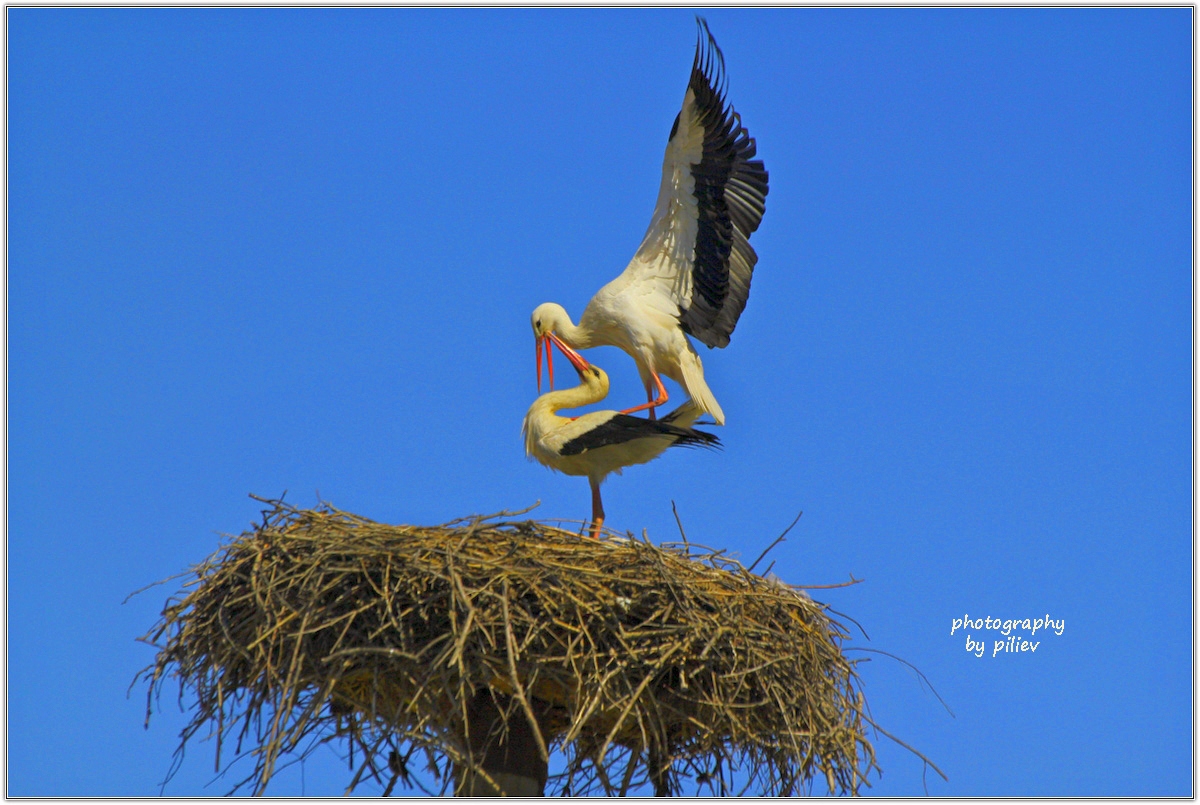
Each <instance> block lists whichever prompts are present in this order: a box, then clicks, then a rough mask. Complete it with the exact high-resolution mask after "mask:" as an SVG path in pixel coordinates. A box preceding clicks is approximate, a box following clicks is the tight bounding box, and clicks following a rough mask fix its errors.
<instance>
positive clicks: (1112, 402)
mask: <svg viewBox="0 0 1200 805" xmlns="http://www.w3.org/2000/svg"><path fill="white" fill-rule="evenodd" d="M705 15H706V17H707V19H708V21H709V23H710V25H711V28H712V31H713V34H714V35H715V36H716V39H717V41H718V43H719V44H720V46H721V48H722V49H723V50H724V53H725V57H726V63H727V66H728V72H729V79H730V85H729V88H730V98H731V100H732V101H733V103H734V105H735V107H736V108H737V110H738V111H739V112H741V114H742V115H743V118H744V120H745V123H746V125H747V126H748V127H749V130H750V132H751V133H752V134H753V135H754V136H755V137H756V138H757V140H758V147H759V154H760V155H761V157H762V158H763V159H764V160H765V161H766V165H767V168H768V170H769V171H770V177H771V191H770V196H769V197H768V200H767V213H766V217H765V219H764V221H763V225H762V228H761V229H760V230H759V231H758V233H757V234H756V235H755V236H754V239H753V244H754V246H755V247H756V249H757V251H758V254H759V257H760V260H759V263H758V269H757V273H756V274H755V278H754V286H753V292H752V294H751V297H750V303H749V306H748V307H747V309H746V312H745V314H744V315H743V317H742V319H741V323H740V325H739V326H738V329H737V331H736V332H735V333H734V336H733V340H732V343H731V345H730V346H729V347H728V348H727V349H725V350H714V351H707V350H704V351H703V357H704V360H705V366H706V370H707V377H708V380H709V383H710V385H711V386H712V388H713V389H714V392H715V393H716V395H717V397H718V399H719V400H720V402H721V404H722V406H723V408H724V409H725V413H726V415H727V416H728V425H727V426H726V427H725V428H723V429H721V430H720V431H719V433H720V436H721V438H722V440H723V441H724V444H725V449H724V451H723V452H722V453H706V452H694V451H675V452H674V453H668V454H667V455H665V456H664V457H663V458H662V459H660V460H659V461H657V462H656V463H654V464H651V465H647V466H644V467H637V468H634V469H631V470H629V471H627V472H626V473H625V475H624V476H622V477H615V478H613V479H611V480H610V481H609V483H608V484H607V485H606V487H605V504H606V508H607V510H608V514H609V524H610V525H611V526H613V527H614V528H618V529H630V530H634V531H637V532H639V533H640V532H641V530H642V529H643V528H644V529H647V530H648V533H649V535H650V537H651V539H655V540H670V539H672V538H674V537H675V536H676V528H675V524H674V520H673V518H672V514H671V501H672V500H674V501H675V502H676V504H677V506H678V508H679V511H680V514H681V516H682V518H683V521H684V523H685V526H686V527H687V529H688V534H689V536H690V538H691V539H692V540H694V541H697V542H702V543H705V544H708V545H713V546H718V547H727V548H728V549H729V550H730V551H733V552H736V553H739V554H740V555H741V556H742V557H743V558H744V559H745V560H746V561H747V562H749V561H751V560H753V558H754V557H755V556H757V555H758V553H759V552H760V551H761V550H762V549H763V548H764V547H766V545H767V544H769V543H770V542H771V541H772V540H773V539H774V538H775V537H776V536H777V535H778V534H779V533H780V532H781V531H782V530H783V528H784V527H785V526H786V525H787V524H788V523H789V522H790V521H791V520H792V518H793V517H795V515H796V513H797V512H799V511H801V510H803V512H804V516H803V518H802V519H801V520H800V523H799V524H798V525H797V526H796V528H795V530H794V531H793V532H792V534H791V535H790V536H789V537H788V540H787V542H785V543H783V544H782V545H780V546H778V547H777V548H776V549H775V550H774V551H773V552H772V554H771V555H772V557H773V558H774V559H775V560H776V564H775V568H774V572H775V573H777V574H778V575H780V576H781V577H782V578H783V579H784V580H786V581H788V582H792V583H809V584H828V583H834V582H839V581H843V580H846V579H847V578H848V577H850V576H851V575H853V576H854V577H856V578H861V579H865V581H864V583H862V584H860V585H857V586H855V587H852V588H849V589H841V590H832V591H821V592H819V593H817V594H816V597H817V598H818V599H820V600H825V601H827V602H829V603H830V604H832V605H833V606H834V607H835V608H836V609H838V610H840V611H842V612H845V613H847V614H848V615H851V616H853V617H854V618H855V619H856V620H857V621H858V622H859V623H861V624H862V625H863V627H864V628H865V629H866V631H867V632H868V633H869V634H870V641H869V642H867V641H863V640H858V641H856V643H857V644H858V645H864V646H868V647H871V648H875V649H879V650H883V651H889V652H892V653H895V654H898V655H900V656H902V657H904V658H905V659H906V660H908V661H909V662H912V663H913V664H915V665H917V666H918V667H919V668H921V670H922V671H924V672H925V674H926V675H927V676H928V677H929V679H930V680H931V681H932V683H933V684H934V686H935V687H936V688H937V690H938V692H939V693H940V694H941V695H942V696H943V697H944V698H945V699H946V701H947V702H948V704H949V705H950V707H951V708H952V709H953V711H954V713H955V717H953V718H952V717H951V716H950V715H948V714H947V713H946V711H945V710H943V709H942V707H941V706H940V705H939V704H938V702H937V700H936V699H935V698H934V697H933V696H932V695H931V694H930V693H929V692H928V691H927V690H926V689H924V688H923V687H922V685H921V683H920V682H919V681H918V679H917V678H916V676H915V675H914V674H913V673H912V672H911V671H909V670H908V669H906V668H905V667H904V666H902V665H900V664H898V663H896V662H894V661H892V660H889V659H887V658H885V657H876V658H875V659H874V661H872V662H870V663H869V664H867V665H866V666H864V667H863V677H864V680H865V684H866V694H867V697H868V702H869V704H870V706H871V709H872V712H873V713H874V715H875V717H876V719H877V720H878V721H879V722H880V723H881V724H882V725H884V726H885V727H886V728H888V729H889V730H891V731H892V732H894V733H895V734H897V735H899V736H900V737H902V738H904V739H905V740H906V741H908V742H910V743H912V744H913V745H915V746H917V747H918V748H920V749H921V750H922V751H923V752H925V753H926V754H927V755H929V756H930V757H931V758H932V759H933V760H934V761H936V762H937V763H938V764H939V765H940V766H941V767H942V768H943V769H944V770H945V771H946V772H947V774H948V775H949V777H950V781H949V782H948V783H947V782H943V781H942V780H941V779H940V778H937V777H936V775H933V774H932V773H929V774H928V775H927V777H928V783H929V792H930V793H932V794H939V795H1149V794H1155V795H1177V796H1178V795H1188V794H1189V793H1190V792H1191V788H1190V786H1191V771H1192V770H1191V757H1192V743H1191V741H1192V737H1191V736H1192V719H1191V716H1192V700H1191V677H1192V642H1191V640H1192V637H1191V636H1192V622H1191V611H1192V590H1191V563H1192V536H1191V519H1190V515H1191V508H1190V503H1191V500H1190V489H1191V475H1190V473H1191V464H1190V460H1191V429H1190V425H1191V397H1190V392H1191V352H1190V350H1191V329H1190V323H1191V319H1190V317H1191V279H1192V252H1191V222H1192V209H1191V192H1192V185H1191V171H1192V165H1191V139H1190V138H1191V125H1192V119H1191V109H1192V96H1191V47H1192V38H1191V25H1192V12H1191V10H1189V9H1135V10H1129V9H1122V10H1117V9H1103V10H1097V9H1093V10H1050V9H1024V10H1011V9H1009V10H1002V9H959V10H896V9H894V10H879V9H859V10H819V9H773V10H747V11H742V10H720V9H711V10H708V11H706V12H705ZM7 17H8V46H9V50H8V69H9V73H8V80H9V83H8V124H9V140H8V160H9V161H8V170H9V173H8V236H9V240H8V249H9V251H8V315H9V319H8V403H9V409H8V472H9V475H8V480H9V486H8V494H9V497H8V504H9V510H8V518H9V519H8V529H9V530H8V556H7V559H8V577H7V579H8V657H7V659H8V668H7V670H8V761H9V762H8V793H9V794H10V795H118V796H132V795H154V794H157V793H158V791H159V783H160V781H161V779H162V777H163V775H164V774H165V773H166V771H167V769H168V767H169V766H170V763H171V753H172V750H173V749H174V746H175V742H176V734H177V731H178V729H179V728H180V726H181V725H182V723H183V719H182V716H180V715H179V713H178V711H177V708H176V707H175V700H174V698H173V695H171V692H170V691H169V692H168V695H167V696H164V698H163V700H162V706H163V709H164V710H165V712H164V713H162V714H161V715H158V714H156V715H155V717H154V719H153V720H152V721H151V724H150V728H149V730H144V729H143V726H142V717H143V707H144V689H143V688H140V687H139V688H137V689H135V691H134V693H133V695H132V697H131V698H126V688H127V687H128V685H129V683H130V681H131V680H132V678H133V676H134V674H135V673H136V672H137V671H138V670H139V669H140V668H142V667H143V666H145V665H146V664H148V663H149V662H151V660H152V657H153V651H152V650H151V649H149V648H148V647H146V646H144V645H142V644H139V643H136V642H135V638H136V637H138V636H139V635H141V634H143V633H144V632H145V631H146V629H147V628H148V627H149V626H150V625H151V624H152V623H153V622H154V620H155V619H156V618H157V616H158V612H159V610H160V608H161V606H162V604H163V601H164V599H165V598H166V596H167V594H168V593H169V592H171V591H172V590H173V589H175V588H174V586H171V587H169V588H156V589H154V590H151V591H150V592H147V593H143V594H142V595H139V596H137V597H135V598H134V599H132V600H131V601H130V602H129V603H127V604H124V605H122V599H124V598H125V596H126V595H127V594H128V593H130V592H131V591H133V590H135V589H137V588H139V587H141V586H143V585H145V584H147V583H149V582H152V581H155V580H158V579H162V578H164V577H166V576H169V575H171V574H173V573H176V572H178V571H180V570H182V569H184V568H186V567H188V566H189V565H191V564H193V563H195V562H198V561H200V560H201V559H203V558H204V557H205V556H207V555H208V554H209V553H211V552H212V551H214V550H215V549H216V548H217V547H218V545H219V543H220V541H221V537H220V535H221V534H222V533H234V534H236V533H239V532H241V531H243V530H244V529H246V528H247V527H249V525H250V523H251V522H252V521H254V520H255V519H256V518H257V513H258V511H259V509H260V508H261V505H260V504H258V503H256V502H255V501H253V500H251V499H250V498H249V497H248V494H249V493H255V494H258V495H263V496H274V495H279V494H280V493H282V492H283V491H284V490H287V491H288V499H289V500H291V501H293V502H294V503H296V504H299V505H306V506H307V505H313V504H315V503H316V502H317V499H318V498H317V495H318V492H319V494H320V496H321V497H322V498H324V499H327V500H329V501H330V502H332V503H333V504H335V505H337V506H339V507H341V508H344V509H349V510H352V511H354V512H357V513H360V514H363V515H366V516H368V517H371V518H374V519H378V520H383V521H388V522H404V523H426V524H435V523H441V522H444V521H447V520H449V519H452V518H455V517H459V516H464V515H469V514H472V513H488V512H493V511H498V510H501V509H505V508H509V509H514V508H519V507H524V506H528V505H530V504H532V503H534V502H535V501H538V500H540V501H541V502H542V503H541V507H540V508H539V509H538V510H537V514H538V515H540V516H543V517H546V518H572V519H582V518H585V517H586V516H587V515H588V510H589V497H588V490H587V484H586V483H585V482H584V481H583V480H582V479H578V478H568V477H564V476H560V475H555V474H552V473H550V472H549V471H548V470H546V469H544V468H542V467H541V466H538V465H536V464H531V463H528V462H527V461H526V459H525V457H524V455H523V451H522V442H521V439H520V435H519V428H520V421H521V418H522V416H523V415H524V412H525V409H526V408H527V407H528V405H529V404H530V402H532V400H533V398H534V395H535V387H534V361H533V336H532V333H531V331H530V325H529V313H530V311H531V310H532V309H533V307H534V306H535V305H536V304H537V303H540V302H544V301H557V302H560V303H562V304H563V305H565V306H566V307H567V309H568V310H569V311H571V313H572V314H573V315H575V316H578V314H579V312H580V311H581V310H582V308H583V306H584V304H585V303H586V302H587V300H588V299H589V298H590V296H591V294H592V293H594V292H595V291H596V290H597V289H598V288H599V287H600V286H601V285H602V284H603V283H605V282H607V281H608V280H609V279H611V278H612V277H614V276H615V275H616V274H617V273H618V272H619V271H620V270H621V269H622V268H623V267H624V265H625V264H626V262H627V261H628V260H629V258H630V257H631V256H632V254H633V252H634V250H635V248H636V247H637V245H638V242H639V240H640V238H641V236H642V234H643V232H644V230H645V227H646V224H647V222H648V220H649V216H650V212H651V209H652V207H653V203H654V196H655V193H656V191H657V187H658V182H659V170H660V165H661V159H662V151H663V146H664V144H665V142H666V138H667V134H668V132H669V130H670V127H671V123H672V120H673V119H674V117H675V114H676V112H677V111H678V109H679V105H680V102H681V100H682V96H683V91H684V88H685V86H686V82H687V77H688V70H689V68H690V66H691V61H692V49H693V45H694V42H695V35H696V31H695V24H694V22H693V14H692V12H691V11H690V10H686V9H669V10H621V11H611V10H405V9H392V10H344V11H343V10H312V9H309V10H249V9H224V10H193V9H187V10H183V9H166V10H96V9H90V10H88V9H37V10H34V9H9V10H8V11H7ZM589 358H590V359H592V360H594V361H595V362H596V363H597V364H598V365H600V366H603V367H604V368H605V369H606V370H608V371H609V373H610V375H612V377H613V383H614V390H613V393H612V397H611V398H610V401H611V402H612V405H613V407H624V406H626V405H632V404H635V403H636V402H638V401H640V399H641V390H640V386H639V384H638V382H637V379H636V374H635V371H634V369H633V363H632V361H631V360H630V359H629V358H627V357H626V356H625V355H624V354H623V353H620V352H617V351H616V350H613V349H601V350H595V351H592V352H591V353H589ZM562 367H563V368H562V371H563V372H566V371H567V369H566V364H565V362H564V363H563V364H562ZM669 388H670V389H671V391H672V392H673V393H674V395H675V397H676V399H682V395H680V394H679V392H678V389H677V388H676V387H675V386H670V387H669ZM964 614H969V615H971V616H972V617H986V616H994V617H1001V618H1009V617H1021V618H1024V617H1029V618H1036V617H1043V616H1045V615H1047V614H1049V615H1051V616H1052V617H1053V618H1055V619H1063V620H1065V628H1064V631H1063V634H1062V635H1061V636H1058V635H1051V636H1048V637H1045V638H1044V639H1043V640H1042V642H1041V645H1040V647H1039V650H1038V651H1037V652H1035V653H1033V654H1028V653H1027V654H1018V655H1003V654H1002V655H1000V656H997V657H994V658H993V657H992V656H991V647H990V643H989V649H988V652H987V655H986V656H984V657H981V658H976V657H975V656H973V655H971V654H968V653H967V652H966V650H965V638H964V635H963V633H962V632H961V631H960V632H958V633H956V634H955V635H953V636H952V635H951V634H950V629H951V623H952V620H953V619H954V618H961V617H963V615H964ZM994 636H995V633H991V634H990V635H989V638H991V637H994ZM876 746H877V749H878V750H879V758H880V763H881V764H882V766H883V768H884V774H883V777H882V778H881V779H878V780H875V781H874V782H875V787H874V789H873V793H878V794H890V795H916V794H920V793H922V792H923V790H924V789H923V786H922V768H921V764H920V762H919V761H917V760H916V759H915V758H913V757H912V756H910V755H909V754H907V753H906V752H905V751H904V750H902V749H899V748H897V747H895V746H894V745H892V744H891V743H890V742H889V741H887V740H886V739H883V738H882V737H881V738H879V740H878V741H877V743H876ZM212 777H213V754H212V747H211V745H209V744H203V743H197V744H194V745H192V746H191V747H190V749H189V751H188V754H187V757H186V759H185V761H184V764H183V767H182V769H181V770H180V772H179V774H178V776H177V777H176V778H175V779H174V780H173V781H172V782H171V783H170V784H169V785H168V786H167V788H166V793H167V794H175V795H198V794H220V793H222V792H223V791H224V790H225V788H226V787H227V786H226V783H227V782H228V780H220V781H218V782H216V783H214V784H213V785H211V786H209V787H208V788H205V787H204V786H205V784H207V783H208V782H209V781H210V780H211V779H212ZM348 780H349V774H348V773H347V772H346V771H345V767H344V765H341V764H340V762H338V761H337V760H336V758H335V757H334V756H333V754H332V753H331V752H327V753H326V754H325V755H323V756H321V757H318V758H316V759H314V760H312V761H310V762H309V763H307V764H306V765H305V767H304V769H303V777H302V775H301V769H300V768H299V767H296V768H294V769H292V770H290V771H288V772H286V773H284V774H283V775H282V776H281V777H280V778H279V780H278V784H277V785H276V786H275V787H273V788H272V789H271V792H273V793H276V794H290V793H299V792H300V791H301V786H302V785H303V787H304V788H303V790H304V791H305V792H306V793H309V794H315V793H322V794H328V795H337V794H340V793H341V791H342V787H343V786H344V785H345V783H346V782H347V781H348Z"/></svg>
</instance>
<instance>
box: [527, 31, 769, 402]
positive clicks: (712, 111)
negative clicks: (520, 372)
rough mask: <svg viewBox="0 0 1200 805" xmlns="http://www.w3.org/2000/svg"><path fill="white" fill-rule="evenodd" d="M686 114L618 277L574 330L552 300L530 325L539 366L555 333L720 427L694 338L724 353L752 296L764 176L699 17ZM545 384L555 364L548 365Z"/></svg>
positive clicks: (651, 395)
mask: <svg viewBox="0 0 1200 805" xmlns="http://www.w3.org/2000/svg"><path fill="white" fill-rule="evenodd" d="M697 21H698V23H699V26H700V37H699V39H698V40H697V43H696V56H695V59H694V61H693V63H692V74H691V79H690V80H689V82H688V89H687V92H686V93H685V94H684V99H683V108H682V109H681V110H680V112H679V115H678V117H676V119H675V125H674V126H673V127H672V128H671V136H670V138H669V140H668V142H667V150H666V155H665V156H664V158H663V171H662V183H661V184H660V186H659V192H658V201H657V202H656V203H655V206H654V214H653V215H652V216H651V219H650V226H649V227H648V228H647V230H646V235H645V237H644V238H643V239H642V243H641V246H639V248H638V250H637V253H636V254H634V256H633V260H631V261H630V263H629V265H628V266H627V267H626V268H625V270H624V271H623V272H622V273H621V275H620V276H618V277H617V278H616V279H614V280H613V281H612V282H610V283H608V284H607V285H605V286H604V287H603V288H601V289H600V291H599V292H597V293H596V295H595V296H594V297H592V300H591V302H589V303H588V305H587V307H586V308H585V309H584V311H583V315H582V316H581V317H580V319H579V324H578V325H576V324H575V323H573V322H572V321H571V317H570V315H569V314H568V313H567V311H566V310H565V309H564V308H563V307H562V306H561V305H558V304H555V303H553V302H547V303H545V304H542V305H539V306H538V307H537V308H536V309H535V310H534V311H533V316H532V317H531V322H532V324H533V332H534V336H535V337H536V338H537V349H538V353H537V354H538V382H539V387H540V383H541V350H542V344H543V342H545V350H546V356H547V362H548V364H549V361H550V355H551V353H550V344H549V341H548V340H546V337H547V335H548V334H550V333H554V334H557V335H558V336H559V337H560V338H561V339H562V341H564V342H565V343H566V344H567V345H569V346H570V347H573V348H575V349H586V348H588V347H594V346H615V347H620V348H621V349H623V350H624V351H625V352H628V353H629V354H630V355H631V356H632V357H633V359H634V361H635V362H636V363H637V367H638V373H639V374H640V375H641V378H642V382H643V384H644V385H645V387H646V398H647V400H648V402H647V403H646V404H644V405H638V406H635V407H633V408H628V409H626V410H625V411H624V412H623V413H632V412H634V411H641V410H644V409H647V408H648V409H650V417H651V418H653V417H654V411H655V408H656V407H657V406H660V405H662V404H663V403H665V402H666V401H667V391H666V388H665V387H664V386H663V383H662V380H661V378H660V377H659V376H660V375H666V376H667V377H669V378H671V379H672V380H674V381H675V382H676V383H678V384H679V385H681V386H682V387H683V388H684V389H685V390H686V391H687V392H688V394H689V395H690V396H691V398H692V400H693V401H694V402H695V404H696V405H697V407H699V409H700V410H701V411H702V412H705V413H708V414H710V415H711V416H712V417H713V419H714V420H715V421H716V423H717V424H718V425H723V424H724V423H725V414H724V412H723V411H722V410H721V406H720V405H719V404H718V403H717V400H716V398H715V397H714V396H713V393H712V391H711V390H710V389H709V388H708V384H707V383H706V382H705V380H704V367H703V365H702V364H701V362H700V356H699V355H698V354H696V350H695V348H694V347H693V346H692V344H691V342H690V341H689V340H688V338H687V336H688V335H691V336H693V337H695V338H696V339H697V340H699V341H700V342H701V343H703V344H706V345H707V346H709V347H724V346H725V345H727V344H728V343H729V336H730V334H731V333H732V332H733V330H734V327H736V326H737V321H738V318H739V317H740V316H741V313H742V310H743V309H744V308H745V307H746V300H747V299H748V298H749V294H750V280H751V277H752V275H753V273H754V265H755V263H756V262H757V260H758V257H757V255H756V254H755V253H754V249H753V248H751V247H750V242H749V238H750V235H751V233H753V232H754V230H756V229H757V228H758V225H759V223H760V222H761V221H762V216H763V212H764V210H765V200H766V195H767V172H766V170H765V169H764V168H763V163H762V162H761V161H759V160H752V159H751V157H753V156H754V155H755V144H754V139H753V138H752V137H750V136H749V134H748V133H747V132H746V129H745V128H744V127H743V126H742V122H741V117H740V116H739V115H738V114H737V113H736V112H734V111H733V109H732V107H730V106H728V105H727V104H726V102H725V75H724V60H723V58H722V56H721V51H720V49H719V48H718V47H717V43H716V41H715V40H714V39H713V38H712V34H710V33H709V32H708V26H707V24H706V23H705V22H704V20H702V19H699V18H698V20H697ZM548 368H550V370H551V378H552V382H553V368H552V364H549V366H548Z"/></svg>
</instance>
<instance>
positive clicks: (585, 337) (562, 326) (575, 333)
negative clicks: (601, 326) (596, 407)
mask: <svg viewBox="0 0 1200 805" xmlns="http://www.w3.org/2000/svg"><path fill="white" fill-rule="evenodd" d="M554 332H555V333H557V334H558V337H559V338H561V339H562V340H563V341H564V342H565V343H566V345H567V346H568V347H570V348H571V349H587V348H588V347H590V346H592V331H591V330H589V329H588V328H586V327H583V326H581V325H576V324H575V323H574V322H573V321H571V320H570V319H569V318H567V317H563V319H562V320H561V321H559V322H557V323H556V326H555V328H554ZM593 402H594V401H593Z"/></svg>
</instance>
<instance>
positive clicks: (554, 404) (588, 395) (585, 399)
mask: <svg viewBox="0 0 1200 805" xmlns="http://www.w3.org/2000/svg"><path fill="white" fill-rule="evenodd" d="M563 340H564V341H565V340H566V339H565V338H564V339H563ZM607 396H608V389H606V388H603V387H602V386H600V385H596V384H589V383H586V382H584V383H580V384H579V385H578V386H575V387H574V388H570V389H563V390H562V391H551V392H547V393H546V394H543V395H542V396H541V397H538V398H537V400H536V401H535V402H534V403H533V405H534V407H535V408H536V409H537V410H538V411H539V412H540V413H546V414H550V415H551V416H553V415H554V414H556V413H558V412H559V411H561V410H563V409H564V408H579V407H581V406H584V405H591V404H592V403H594V402H599V401H600V400H603V399H604V398H605V397H607Z"/></svg>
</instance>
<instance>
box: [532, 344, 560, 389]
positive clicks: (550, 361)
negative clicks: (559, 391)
mask: <svg viewBox="0 0 1200 805" xmlns="http://www.w3.org/2000/svg"><path fill="white" fill-rule="evenodd" d="M552 336H554V334H553V333H544V334H542V335H539V336H538V337H537V340H536V341H535V342H534V346H533V351H534V353H535V354H536V355H537V389H538V394H541V393H542V344H543V343H544V344H545V345H546V373H547V374H549V375H550V390H551V391H554V356H553V353H551V351H550V339H551V337H552ZM554 340H555V342H556V343H560V344H561V343H562V342H561V341H558V338H557V336H554ZM560 349H561V347H560Z"/></svg>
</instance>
